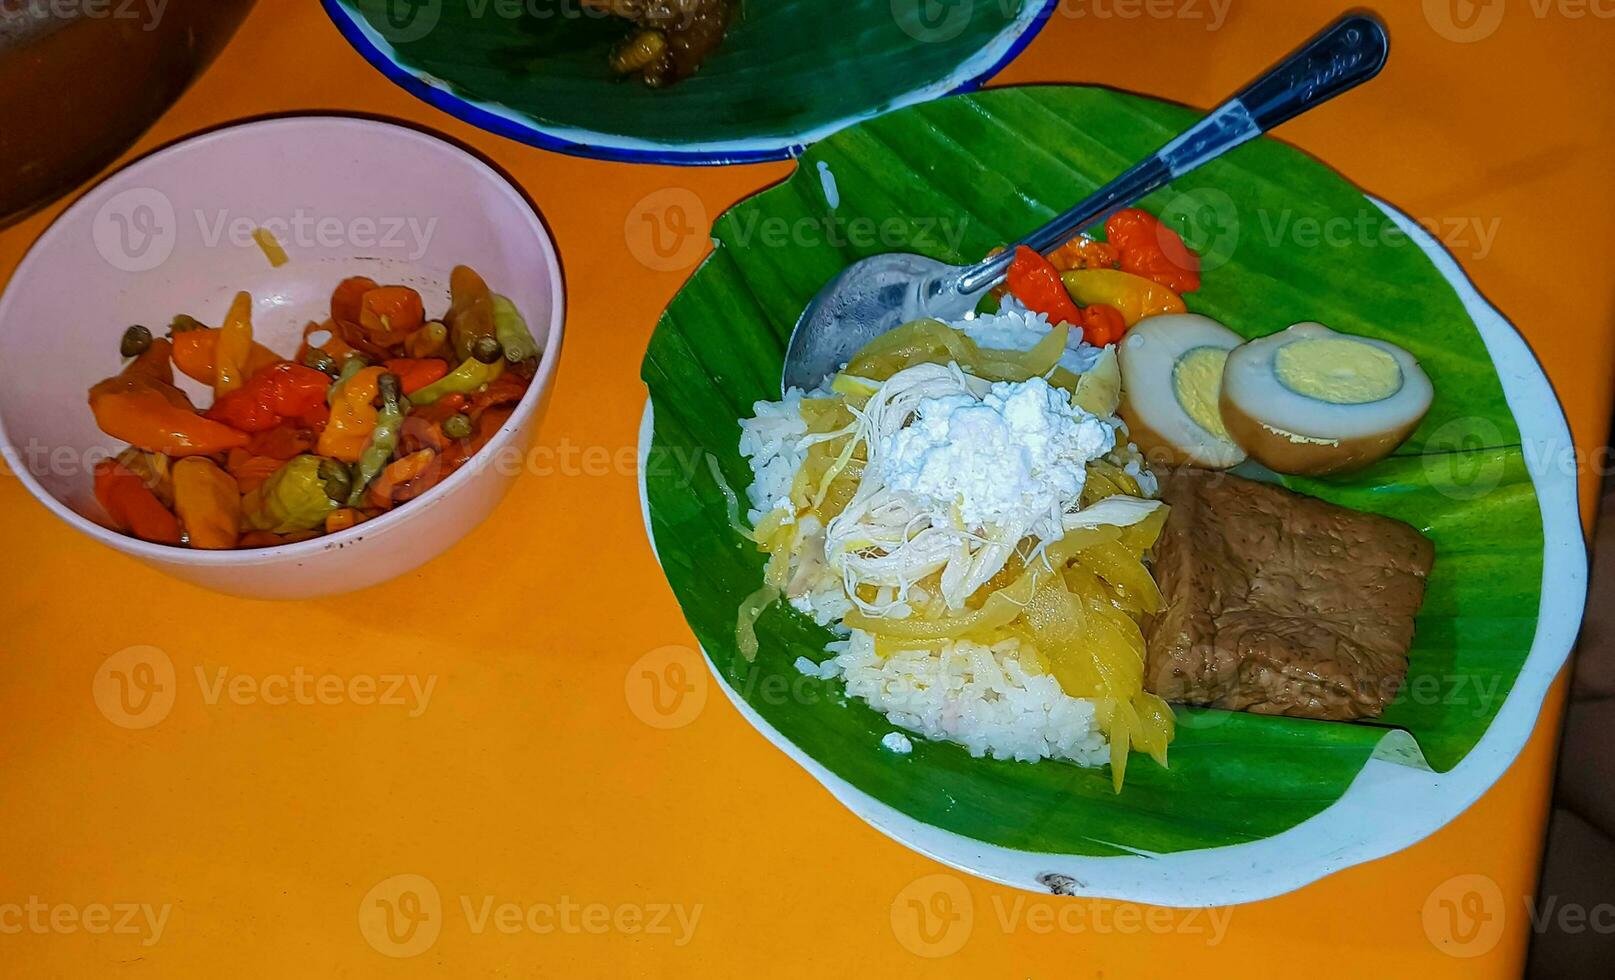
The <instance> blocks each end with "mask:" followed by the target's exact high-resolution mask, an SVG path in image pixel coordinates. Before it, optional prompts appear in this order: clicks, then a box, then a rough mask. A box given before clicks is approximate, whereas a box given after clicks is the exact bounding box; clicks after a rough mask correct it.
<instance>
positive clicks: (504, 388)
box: [466, 371, 528, 415]
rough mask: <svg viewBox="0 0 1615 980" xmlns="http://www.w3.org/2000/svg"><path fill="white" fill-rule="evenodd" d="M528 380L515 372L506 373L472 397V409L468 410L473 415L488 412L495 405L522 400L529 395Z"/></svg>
mask: <svg viewBox="0 0 1615 980" xmlns="http://www.w3.org/2000/svg"><path fill="white" fill-rule="evenodd" d="M527 384H528V382H527V379H526V378H523V377H521V376H520V375H518V374H516V373H515V372H513V371H506V372H505V373H504V374H501V375H500V376H499V377H497V378H495V379H493V380H492V381H490V382H488V386H487V387H486V388H484V389H482V390H481V391H478V392H475V393H473V394H472V395H471V404H470V407H469V408H467V409H466V411H467V412H469V413H470V414H472V415H475V414H477V413H478V412H483V411H486V410H487V409H490V408H493V407H494V406H495V405H510V404H514V403H515V402H519V401H521V400H522V396H523V395H525V394H527Z"/></svg>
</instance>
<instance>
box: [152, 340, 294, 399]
mask: <svg viewBox="0 0 1615 980" xmlns="http://www.w3.org/2000/svg"><path fill="white" fill-rule="evenodd" d="M218 342H219V331H218V328H216V327H198V328H197V329H195V330H182V331H180V332H178V333H176V334H174V341H173V343H174V366H175V367H177V368H179V369H180V371H181V372H182V373H184V375H185V376H186V377H188V378H192V379H194V380H196V381H200V382H202V383H203V384H205V385H212V384H213V377H214V375H215V374H216V373H217V372H216V370H215V368H214V366H213V352H214V350H215V347H216V345H217V344H218ZM280 360H282V358H281V356H280V355H279V354H277V353H275V352H274V351H272V350H270V349H269V348H267V347H265V346H264V345H263V344H259V343H254V344H253V345H252V350H251V352H250V353H249V354H248V355H247V365H246V371H247V374H249V375H252V374H256V373H257V372H259V371H261V370H263V369H264V368H266V367H268V366H269V365H271V364H275V363H277V362H278V361H280Z"/></svg>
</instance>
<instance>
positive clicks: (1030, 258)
mask: <svg viewBox="0 0 1615 980" xmlns="http://www.w3.org/2000/svg"><path fill="white" fill-rule="evenodd" d="M1008 282H1009V291H1010V292H1011V293H1013V294H1014V295H1015V298H1016V299H1018V300H1020V301H1021V302H1022V303H1023V304H1025V306H1026V308H1027V309H1029V310H1032V311H1034V312H1037V313H1042V314H1044V315H1045V316H1047V317H1048V318H1049V322H1050V323H1052V324H1054V325H1055V326H1059V325H1060V324H1062V323H1070V324H1080V323H1081V322H1082V314H1081V312H1080V311H1078V309H1077V304H1076V303H1073V302H1072V301H1071V294H1070V293H1068V292H1066V291H1065V283H1063V282H1061V281H1060V273H1059V271H1058V270H1057V269H1055V268H1054V266H1053V265H1052V264H1050V262H1049V260H1048V259H1045V258H1044V257H1043V256H1041V255H1039V254H1038V253H1037V252H1036V251H1034V250H1032V249H1030V248H1027V247H1026V246H1025V245H1017V246H1016V247H1015V261H1013V262H1011V263H1010V265H1009V279H1008Z"/></svg>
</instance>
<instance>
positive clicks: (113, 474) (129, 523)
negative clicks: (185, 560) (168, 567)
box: [95, 459, 180, 544]
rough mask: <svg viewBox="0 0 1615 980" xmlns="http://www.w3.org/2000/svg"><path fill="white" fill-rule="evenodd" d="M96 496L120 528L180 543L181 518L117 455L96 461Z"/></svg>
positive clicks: (156, 540) (171, 542)
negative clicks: (113, 457)
mask: <svg viewBox="0 0 1615 980" xmlns="http://www.w3.org/2000/svg"><path fill="white" fill-rule="evenodd" d="M95 499H96V500H97V501H99V502H100V504H101V506H102V507H103V508H104V509H105V510H106V512H107V516H108V517H110V518H111V519H112V523H113V524H114V525H115V526H116V527H117V528H118V530H120V531H128V532H130V533H131V534H133V535H134V536H135V537H137V538H142V539H144V540H146V541H155V542H157V543H158V544H179V543H180V528H179V519H178V518H176V517H175V516H174V515H173V513H171V512H170V511H169V509H168V508H167V507H164V506H163V504H162V501H160V500H158V499H157V495H156V494H155V493H152V491H151V488H150V487H148V486H146V481H144V480H142V479H141V478H140V476H139V475H138V474H136V473H135V472H134V471H133V470H131V469H129V468H128V467H126V466H124V465H123V464H122V463H120V462H118V461H117V460H115V459H103V460H101V461H100V462H98V463H96V464H95Z"/></svg>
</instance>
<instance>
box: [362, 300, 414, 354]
mask: <svg viewBox="0 0 1615 980" xmlns="http://www.w3.org/2000/svg"><path fill="white" fill-rule="evenodd" d="M425 322H426V310H425V308H424V306H423V305H422V304H421V294H420V293H417V292H416V291H415V290H413V289H410V288H409V287H408V286H380V287H378V288H376V289H372V290H370V291H369V292H367V293H365V294H364V295H363V296H362V297H360V298H359V326H360V327H363V328H364V332H365V335H366V336H368V337H369V338H370V339H371V341H372V342H374V343H376V344H379V345H380V346H382V347H387V348H393V347H397V346H398V345H399V344H402V343H403V342H404V338H405V337H407V336H409V335H410V334H412V333H414V332H415V331H417V330H419V329H420V328H421V325H422V324H424V323H425Z"/></svg>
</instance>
